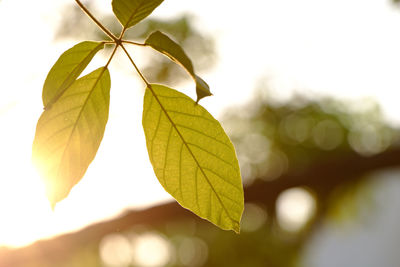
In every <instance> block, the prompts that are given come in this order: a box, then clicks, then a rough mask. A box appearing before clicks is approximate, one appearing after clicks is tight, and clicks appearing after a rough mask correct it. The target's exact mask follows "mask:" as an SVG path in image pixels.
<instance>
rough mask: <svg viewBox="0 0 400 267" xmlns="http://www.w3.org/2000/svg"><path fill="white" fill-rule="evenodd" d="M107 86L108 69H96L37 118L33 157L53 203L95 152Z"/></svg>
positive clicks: (101, 130) (101, 129) (80, 174)
mask: <svg viewBox="0 0 400 267" xmlns="http://www.w3.org/2000/svg"><path fill="white" fill-rule="evenodd" d="M110 86H111V85H110V74H109V72H108V69H106V68H99V69H97V70H95V71H93V72H91V73H90V74H88V75H86V76H83V77H82V78H80V79H78V80H76V81H75V82H74V83H73V84H72V85H71V86H70V87H69V88H68V89H67V90H66V91H65V93H64V94H63V95H62V96H61V97H60V99H59V100H58V101H57V102H55V103H54V105H53V106H52V107H51V108H50V109H48V110H46V111H44V112H43V114H42V115H41V117H40V119H39V121H38V124H37V127H36V135H35V139H34V141H33V148H32V158H33V161H34V163H35V165H36V166H37V167H38V170H39V172H40V174H41V176H42V178H43V179H44V182H45V185H46V193H47V197H48V198H49V200H50V202H51V204H52V205H53V206H54V205H55V203H57V202H58V201H60V200H62V199H64V198H65V197H66V196H67V195H68V194H69V192H70V190H71V188H72V187H73V186H74V185H75V184H77V183H78V182H79V181H80V179H81V178H82V177H83V175H84V174H85V172H86V169H87V168H88V166H89V164H90V163H91V162H92V160H93V159H94V157H95V155H96V152H97V150H98V147H99V145H100V142H101V140H102V138H103V134H104V130H105V126H106V123H107V120H108V110H109V102H110Z"/></svg>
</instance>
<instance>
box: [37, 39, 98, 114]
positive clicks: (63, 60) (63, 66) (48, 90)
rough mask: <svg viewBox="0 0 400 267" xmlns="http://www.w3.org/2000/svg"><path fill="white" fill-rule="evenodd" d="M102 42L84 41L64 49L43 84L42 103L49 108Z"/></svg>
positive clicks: (87, 62) (84, 66)
mask: <svg viewBox="0 0 400 267" xmlns="http://www.w3.org/2000/svg"><path fill="white" fill-rule="evenodd" d="M103 48H104V43H99V42H90V41H85V42H81V43H79V44H77V45H75V46H74V47H72V48H70V49H68V50H67V51H65V52H64V53H63V54H62V55H61V56H60V57H59V59H58V60H57V62H56V63H55V64H54V65H53V67H52V68H51V70H50V72H49V74H48V75H47V78H46V81H45V82H44V86H43V94H42V99H43V105H44V107H45V109H47V108H49V107H50V106H51V105H52V104H53V103H54V102H55V101H56V100H57V99H58V98H59V97H60V96H61V95H62V93H63V92H64V91H65V90H66V89H67V88H68V87H69V86H70V85H71V84H72V83H73V82H74V81H75V80H76V79H77V78H78V77H79V75H80V74H81V73H82V71H83V70H84V69H85V68H86V66H87V65H88V64H89V63H90V61H91V60H92V58H93V57H94V56H95V55H96V53H97V52H98V51H99V50H101V49H103Z"/></svg>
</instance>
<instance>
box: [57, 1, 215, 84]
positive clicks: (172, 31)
mask: <svg viewBox="0 0 400 267" xmlns="http://www.w3.org/2000/svg"><path fill="white" fill-rule="evenodd" d="M86 5H87V7H88V8H89V9H90V10H96V6H95V4H94V2H92V1H88V2H87V4H86ZM65 14H66V15H65V16H63V18H62V20H61V21H60V24H59V25H60V26H59V29H58V31H57V33H56V35H55V38H56V40H62V39H65V38H73V39H83V38H88V37H90V36H93V39H95V40H107V39H109V37H108V36H107V35H105V34H104V33H103V32H102V31H100V30H99V29H98V27H97V26H96V25H95V24H94V23H93V22H92V21H90V19H89V18H88V17H87V16H86V15H85V14H84V13H83V12H82V10H80V8H79V7H77V6H76V4H75V3H71V4H70V5H67V6H66V8H65ZM98 17H101V18H102V19H101V22H102V23H103V25H105V26H106V27H107V28H108V29H109V30H110V31H111V32H112V33H113V34H114V35H116V36H119V33H120V32H121V29H122V27H121V25H120V23H119V22H118V21H117V20H116V18H115V16H114V15H111V14H101V15H98ZM76 29H80V31H76ZM156 30H160V31H161V32H163V33H166V34H167V35H168V36H169V37H171V38H172V39H173V40H174V41H176V42H177V43H178V44H180V45H181V46H182V47H183V49H184V50H185V52H186V53H187V54H188V56H189V57H190V58H191V59H192V62H193V64H194V67H195V69H196V72H198V73H199V72H202V71H204V70H207V69H210V68H211V67H212V66H213V65H214V63H215V60H216V58H215V57H216V54H215V45H214V39H213V38H212V37H211V36H209V35H206V34H204V33H200V32H199V31H198V30H197V29H196V27H195V23H194V18H193V16H191V15H189V14H183V15H179V16H177V17H175V18H172V19H158V18H154V17H152V16H150V17H149V18H147V19H146V20H144V21H142V22H140V23H139V24H137V25H136V26H135V27H133V28H131V29H129V30H128V31H127V32H126V33H125V36H124V37H125V38H124V39H126V40H131V41H137V42H144V40H145V39H146V37H147V36H149V35H150V33H152V32H154V31H156ZM144 49H147V48H144ZM143 51H144V50H143ZM152 52H153V51H152ZM146 55H147V54H146ZM147 62H148V63H147V64H146V66H145V67H144V69H143V73H144V75H145V76H146V78H148V80H149V81H150V82H152V83H167V84H169V85H172V86H173V85H176V84H178V83H179V82H181V81H183V80H187V79H189V78H190V77H189V75H188V74H187V73H186V72H185V71H184V70H183V69H182V68H181V67H180V66H178V65H177V64H175V63H173V62H171V61H170V60H169V59H167V58H166V57H164V56H162V55H159V54H158V53H156V52H153V53H151V55H150V56H149V58H148V59H147Z"/></svg>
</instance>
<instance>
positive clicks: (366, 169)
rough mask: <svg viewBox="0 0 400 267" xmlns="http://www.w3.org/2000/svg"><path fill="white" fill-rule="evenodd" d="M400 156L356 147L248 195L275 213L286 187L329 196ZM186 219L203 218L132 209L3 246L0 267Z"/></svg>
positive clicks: (54, 257) (61, 255)
mask: <svg viewBox="0 0 400 267" xmlns="http://www.w3.org/2000/svg"><path fill="white" fill-rule="evenodd" d="M399 158H400V147H395V148H392V149H389V150H386V151H384V152H382V153H380V154H377V155H374V156H370V157H364V156H360V155H359V154H357V153H355V152H350V153H346V154H343V155H340V156H338V157H336V158H334V159H329V160H325V161H323V162H320V163H318V164H314V165H312V166H310V167H309V168H307V169H303V170H301V171H292V172H290V173H287V174H284V175H282V176H281V177H279V178H277V179H275V180H273V181H263V180H262V179H257V180H256V182H254V183H253V184H251V185H249V186H247V187H246V188H245V200H246V202H258V203H263V204H264V205H265V206H266V207H267V210H268V211H269V213H270V214H271V213H272V214H273V213H274V209H275V208H274V207H275V201H276V199H277V197H278V196H279V194H280V193H281V192H283V191H284V190H286V189H289V188H292V187H297V186H304V187H307V188H310V189H311V190H313V191H314V192H316V194H317V197H319V198H323V197H325V198H326V197H328V196H329V193H331V192H332V191H333V190H334V189H335V188H337V187H338V186H340V185H343V184H346V183H348V182H353V181H355V180H357V179H360V178H362V177H363V175H365V174H367V173H371V172H375V171H379V170H384V169H389V168H397V167H400V161H399ZM260 178H262V177H260ZM182 218H192V219H194V220H197V221H201V220H200V219H197V217H196V216H194V215H193V214H192V213H191V212H189V211H187V210H185V209H182V208H181V207H180V206H179V204H177V203H176V202H170V203H166V204H161V205H158V206H154V207H151V208H148V209H144V210H131V211H128V212H126V213H125V214H123V215H122V216H120V217H118V218H115V219H112V220H109V221H104V222H100V223H96V224H93V225H91V226H88V227H86V228H84V229H82V230H79V231H77V232H74V233H68V234H64V235H61V236H58V237H55V238H52V239H49V240H42V241H38V242H36V243H34V244H32V245H29V246H27V247H23V248H18V249H6V248H4V249H1V250H0V267H6V266H7V267H9V266H13V267H18V266H26V263H27V262H37V263H38V264H39V265H37V266H42V265H40V262H43V261H45V262H46V263H47V264H49V263H53V264H56V263H57V262H60V261H63V259H67V258H68V257H70V256H71V255H72V254H73V253H76V252H77V251H79V250H80V249H82V247H85V246H88V245H89V244H93V243H94V242H99V241H100V240H101V239H102V237H104V236H105V235H107V234H110V233H115V232H121V231H126V230H129V229H130V228H132V227H133V226H135V225H143V224H145V225H149V226H160V225H163V224H165V223H167V222H168V221H171V220H176V219H182ZM35 266H36V265H35ZM50 266H52V265H50Z"/></svg>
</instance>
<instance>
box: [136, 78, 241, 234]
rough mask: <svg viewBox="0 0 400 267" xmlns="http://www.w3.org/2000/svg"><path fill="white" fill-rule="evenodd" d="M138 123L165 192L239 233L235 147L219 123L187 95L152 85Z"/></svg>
mask: <svg viewBox="0 0 400 267" xmlns="http://www.w3.org/2000/svg"><path fill="white" fill-rule="evenodd" d="M142 123H143V128H144V132H145V136H146V144H147V150H148V153H149V157H150V161H151V163H152V165H153V169H154V172H155V174H156V176H157V178H158V180H159V182H160V183H161V185H162V186H163V187H164V188H165V190H166V191H167V192H168V193H170V194H171V195H172V196H173V197H174V198H175V199H176V200H177V201H178V202H179V203H180V204H181V205H182V206H183V207H185V208H187V209H189V210H191V211H193V212H194V213H195V214H197V215H198V216H200V217H202V218H205V219H207V220H209V221H211V222H212V223H214V224H215V225H217V226H219V227H220V228H222V229H226V230H234V231H235V232H239V230H240V218H241V216H242V212H243V202H244V200H243V186H242V182H241V177H240V170H239V165H238V161H237V158H236V153H235V149H234V147H233V145H232V143H231V141H230V140H229V138H228V136H227V135H226V133H225V132H224V130H223V129H222V127H221V125H220V123H219V122H218V121H217V120H216V119H214V118H213V117H212V116H211V115H210V113H208V112H207V110H205V109H204V108H203V107H202V106H200V105H196V103H195V102H194V101H193V100H192V99H191V98H189V97H188V96H186V95H184V94H182V93H180V92H178V91H176V90H174V89H171V88H168V87H165V86H162V85H156V84H152V85H151V86H150V87H149V88H147V89H146V93H145V97H144V106H143V121H142Z"/></svg>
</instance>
